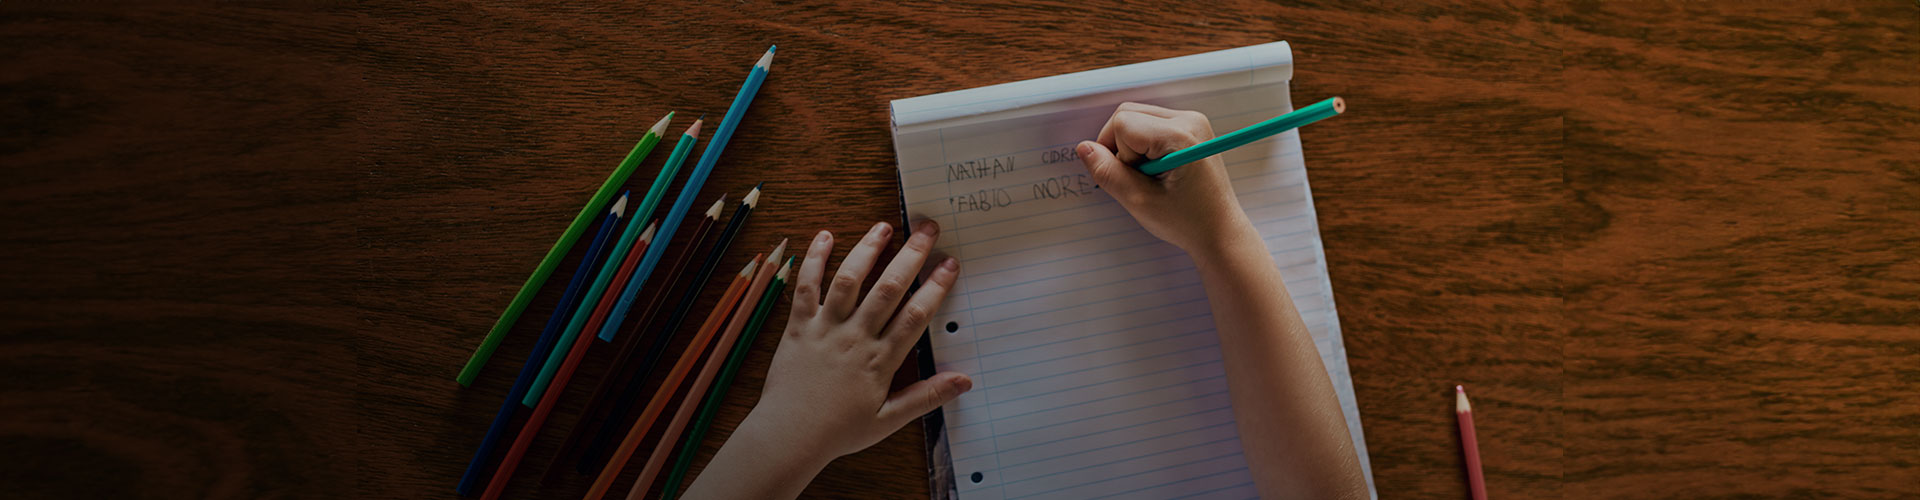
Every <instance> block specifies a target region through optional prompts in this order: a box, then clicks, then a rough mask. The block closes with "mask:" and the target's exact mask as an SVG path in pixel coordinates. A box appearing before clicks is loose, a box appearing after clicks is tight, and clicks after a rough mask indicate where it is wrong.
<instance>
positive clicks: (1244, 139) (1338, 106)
mask: <svg viewBox="0 0 1920 500" xmlns="http://www.w3.org/2000/svg"><path fill="white" fill-rule="evenodd" d="M1346 111H1347V101H1346V100H1345V99H1341V98H1338V97H1335V98H1332V99H1327V100H1325V101H1320V102H1317V103H1314V104H1313V105H1312V106H1307V107H1304V108H1300V109H1296V110H1294V111H1293V112H1292V113H1287V114H1284V115H1280V116H1276V117H1273V118H1272V119H1269V120H1267V121H1264V122H1260V123H1256V124H1254V125H1253V126H1251V127H1247V128H1243V129H1240V130H1235V131H1232V132H1227V133H1226V135H1222V136H1219V137H1215V138H1212V139H1208V140H1207V141H1206V142H1202V143H1199V144H1195V145H1192V146H1189V147H1187V148H1186V149H1182V150H1179V151H1174V152H1172V153H1167V155H1166V156H1162V157H1160V158H1158V159H1155V160H1150V161H1148V162H1146V163H1142V164H1140V166H1139V167H1137V168H1139V169H1140V172H1141V173H1145V174H1147V175H1160V174H1163V173H1166V172H1167V171H1169V170H1173V169H1176V168H1180V166H1181V165H1186V164H1188V163H1193V162H1196V161H1200V159H1202V158H1206V157H1209V156H1213V155H1217V154H1220V153H1225V152H1227V150H1230V149H1233V148H1237V147H1240V146H1245V145H1248V144H1252V143H1253V142H1254V141H1258V140H1261V139H1265V138H1268V137H1272V136H1274V135H1278V134H1280V133H1281V132H1286V131H1288V130H1293V129H1296V128H1300V127H1304V126H1306V125H1307V124H1309V123H1313V122H1317V121H1320V120H1324V119H1327V118H1331V117H1333V116H1334V115H1338V114H1340V113H1345V112H1346Z"/></svg>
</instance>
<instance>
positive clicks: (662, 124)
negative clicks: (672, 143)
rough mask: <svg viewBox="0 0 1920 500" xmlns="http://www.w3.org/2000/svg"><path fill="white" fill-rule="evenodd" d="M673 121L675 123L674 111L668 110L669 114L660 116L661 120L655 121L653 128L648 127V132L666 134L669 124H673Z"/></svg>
mask: <svg viewBox="0 0 1920 500" xmlns="http://www.w3.org/2000/svg"><path fill="white" fill-rule="evenodd" d="M671 123H673V112H672V111H668V112H667V116H663V117H660V121H659V122H655V123H654V124H653V128H650V129H647V133H650V134H653V135H663V134H666V133H667V125H668V124H671Z"/></svg>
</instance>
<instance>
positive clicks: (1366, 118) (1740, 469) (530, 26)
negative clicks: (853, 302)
mask: <svg viewBox="0 0 1920 500" xmlns="http://www.w3.org/2000/svg"><path fill="white" fill-rule="evenodd" d="M1739 4H1743V3H1729V5H1725V6H1707V5H1694V4H1692V3H1689V4H1687V5H1686V6H1684V7H1676V6H1663V5H1657V4H1640V3H1635V4H1634V5H1613V4H1606V5H1602V4H1600V3H1598V2H1574V3H1571V4H1558V3H1556V4H1550V5H1547V6H1538V5H1528V4H1525V3H1522V4H1521V5H1480V4H1465V5H1419V6H1415V5H1402V6H1395V7H1378V6H1375V7H1346V6H1341V5H1340V2H1332V3H1330V5H1324V6H1313V5H1300V6H1281V5H1266V4H1257V3H1250V2H1236V3H1231V4H1227V5H1224V6H1221V7H1220V8H1219V11H1218V12H1217V13H1210V12H1208V11H1207V10H1208V9H1203V8H1201V7H1198V6H1191V7H1182V8H1174V7H1166V6H1162V7H1128V6H1113V5H1086V6H1081V2H1048V3H1042V4H1037V5H1014V4H987V5H978V6H961V5H947V4H937V3H928V4H911V5H882V4H870V5H869V4H859V3H855V2H846V3H800V4H791V3H782V2H775V3H763V2H748V3H738V2H724V3H719V4H713V5H686V6H664V5H655V4H644V5H631V6H621V7H592V8H585V7H556V8H523V7H515V6H502V5H472V4H465V3H451V4H439V5H428V6H420V5H413V4H412V3H410V2H394V3H391V4H385V5H365V6H360V5H347V4H344V3H335V2H293V3H288V4H219V5H199V6H190V5H149V4H135V5H109V4H102V3H94V2H81V3H78V4H76V5H72V6H59V5H41V4H36V3H33V2H26V5H22V2H6V3H5V4H4V5H0V111H3V112H0V123H3V124H4V127H0V128H3V129H4V130H5V135H4V139H3V140H0V165H5V169H6V182H5V183H4V187H0V210H4V212H5V213H6V216H5V217H4V219H3V220H4V221H5V222H4V223H3V224H4V226H0V234H3V235H4V236H3V238H4V240H3V242H0V251H3V252H0V253H3V254H4V256H5V258H0V275H3V276H6V279H7V280H8V285H7V286H6V287H5V288H4V289H3V290H4V291H0V293H4V301H0V304H4V305H0V335H3V337H0V338H4V348H0V366H3V367H5V368H4V369H0V380H5V381H6V382H7V383H6V384H4V386H0V387H3V388H0V396H3V397H0V415H3V416H0V450H5V452H3V453H0V462H4V463H0V478H4V480H0V488H4V489H5V490H6V491H7V495H8V496H11V497H14V498H126V497H155V498H260V497H277V498H294V497H298V498H327V497H383V498H447V497H452V496H453V494H452V491H453V483H454V481H455V480H456V478H457V477H458V476H459V474H460V471H461V468H462V466H463V465H464V464H465V462H466V459H467V457H468V454H469V453H470V452H471V451H472V449H473V446H474V445H475V443H476V442H477V440H478V438H479V434H480V431H481V430H482V429H483V427H484V426H485V425H486V423H487V421H488V419H489V418H491V415H492V413H493V411H494V409H495V406H496V405H497V404H498V401H499V398H500V397H501V395H502V394H503V393H505V392H506V390H507V385H508V384H509V383H510V382H511V380H512V377H513V373H514V370H516V369H517V366H518V364H519V360H520V359H522V358H523V357H524V356H525V355H526V353H527V351H528V350H529V349H530V348H531V345H532V343H533V340H534V338H535V337H536V335H537V333H538V332H537V330H538V328H539V326H540V323H541V320H539V319H531V320H522V321H521V322H520V323H519V326H518V327H517V328H515V329H514V331H513V332H512V334H511V336H510V337H509V338H508V339H507V341H506V343H505V345H504V347H503V348H502V349H501V350H500V352H499V353H498V354H497V356H496V357H495V361H494V362H493V363H492V364H490V365H489V366H488V368H487V369H486V371H485V372H484V373H483V374H482V375H481V376H480V378H479V380H478V382H477V383H476V384H475V385H474V387H472V388H468V389H462V388H460V387H458V386H457V385H455V384H454V383H453V375H454V373H455V372H456V371H457V370H458V369H459V367H460V365H461V363H462V362H464V361H465V360H466V358H467V355H468V353H470V352H471V351H472V349H473V347H474V346H475V345H476V343H478V342H479V340H480V338H481V336H482V334H483V333H484V332H485V331H486V330H487V328H488V326H489V325H491V324H492V322H493V320H494V318H495V317H496V316H497V315H498V313H499V311H500V309H501V307H503V306H504V305H505V304H506V302H507V300H508V298H509V297H511V296H512V294H513V293H514V291H515V290H516V288H517V287H518V286H519V284H520V283H521V281H522V280H523V279H525V277H526V274H527V272H528V270H529V269H530V268H531V267H533V264H534V263H535V261H536V260H537V259H538V258H539V256H540V255H541V254H542V252H544V251H545V250H546V249H547V247H548V246H549V245H550V244H551V243H552V240H553V238H554V236H555V235H556V234H557V233H558V232H559V231H560V229H561V226H562V224H563V223H564V221H565V220H567V219H568V218H569V217H571V216H572V214H573V213H574V211H576V210H578V208H579V206H580V202H581V200H583V199H585V197H586V196H587V194H588V193H589V192H590V190H591V188H592V187H593V186H596V185H597V184H598V183H599V181H600V179H601V178H602V177H603V176H604V175H605V173H606V172H607V170H608V169H609V168H611V167H612V166H613V164H614V163H615V162H617V161H618V160H619V158H620V155H621V154H622V153H623V152H625V151H626V150H627V148H628V147H629V146H631V144H632V142H633V141H634V140H635V139H637V138H638V137H639V135H640V133H641V132H642V130H643V129H644V128H645V127H646V126H647V125H648V124H651V123H652V122H653V121H654V120H655V119H656V118H657V117H658V116H659V115H660V114H661V113H664V112H666V111H667V110H679V112H680V113H681V116H683V117H686V118H692V117H693V116H695V115H699V114H701V113H707V114H709V116H716V115H718V114H720V113H722V112H724V110H725V106H726V105H727V103H728V102H729V101H730V99H731V98H732V96H733V94H734V91H735V90H736V88H737V86H738V85H739V82H740V79H741V77H742V76H743V70H744V69H745V68H746V66H747V65H748V64H749V63H750V62H751V61H752V60H753V59H754V57H755V56H757V55H759V54H760V52H761V51H762V50H764V49H765V48H766V46H767V45H768V44H769V43H777V44H779V45H780V47H781V48H780V52H779V54H780V55H779V59H778V61H777V63H776V69H775V71H774V73H773V77H772V79H771V80H770V81H769V82H768V83H767V85H766V88H765V90H764V91H762V92H761V94H760V97H759V100H758V101H757V102H756V103H755V105H754V107H753V110H752V113H751V114H750V115H749V117H748V121H747V122H746V125H745V126H744V127H743V128H742V129H741V132H740V134H739V135H738V136H737V137H736V138H735V140H734V142H733V145H732V147H731V148H729V149H728V151H727V154H726V157H725V159H724V160H723V161H722V163H721V165H720V168H719V170H718V172H717V174H715V176H714V178H713V179H712V181H711V182H710V183H709V184H708V187H707V189H706V193H705V195H704V196H703V198H711V197H712V196H715V195H717V194H719V193H721V192H729V193H736V195H737V194H738V193H742V192H744V191H745V190H746V189H747V188H749V187H750V186H752V185H753V184H754V183H756V182H760V181H763V180H764V181H766V182H767V188H768V198H767V201H766V203H765V204H764V205H763V206H762V207H761V210H762V211H761V212H760V214H761V215H760V216H758V217H756V219H755V221H754V222H753V223H752V225H751V226H750V227H749V228H748V230H747V231H746V232H745V233H744V235H743V237H742V238H741V240H740V241H739V242H738V244H737V245H736V247H735V248H736V251H735V252H734V253H735V254H736V255H735V256H734V258H733V259H730V261H729V262H727V263H726V265H727V266H736V265H739V264H741V263H742V262H743V261H744V259H745V258H746V256H747V255H749V254H751V253H752V252H753V251H756V250H758V249H761V248H765V247H768V246H771V245H772V244H773V243H774V242H775V241H777V239H779V238H781V237H789V236H796V237H804V236H805V235H806V234H808V233H809V232H810V231H812V230H816V229H821V228H825V229H831V230H834V231H836V232H841V233H847V232H854V231H858V230H859V229H861V228H864V227H865V226H866V225H868V224H870V223H872V221H875V220H895V219H896V218H897V217H898V213H899V207H898V205H897V201H896V198H895V191H894V190H895V182H894V170H893V167H892V165H891V161H892V147H891V144H890V142H889V136H888V128H887V101H888V100H889V99H896V98H902V97H909V96H915V95H921V94H927V93H933V92H939V91H946V90H954V89H961V88H968V87H975V86H980V85H986V84H992V83H1000V82H1007V81H1014V80H1021V79H1027V78H1034V77H1040V76H1046V75H1052V74H1057V73H1063V72H1071V71H1080V70H1087V69H1093V68H1098V67H1104V66H1110V65H1115V64H1121V63H1131V62H1139V61H1146V60H1151V59H1158V58H1163V57H1169V56H1175V55H1182V54H1189V53H1196V52H1203V51H1209V50H1216V49H1222V48H1229V47H1236V46H1242V45H1250V44H1255V43H1260V42H1266V41H1272V40H1288V41H1291V42H1293V47H1294V51H1295V52H1294V54H1295V56H1296V58H1297V67H1296V71H1295V77H1294V82H1293V91H1294V93H1295V96H1296V99H1317V98H1320V97H1325V96H1331V95H1341V96H1345V97H1346V98H1347V99H1348V100H1349V102H1351V103H1352V106H1353V108H1352V110H1353V112H1352V113H1350V115H1349V116H1345V117H1341V118H1339V119H1336V120H1331V121H1328V122H1326V123H1324V124H1321V125H1316V126H1315V127H1314V128H1312V129H1310V130H1309V131H1308V132H1307V133H1306V134H1305V136H1304V137H1305V143H1306V149H1307V155H1308V165H1310V168H1311V176H1312V179H1313V184H1314V187H1315V191H1314V198H1315V200H1316V203H1317V206H1318V208H1319V213H1320V224H1321V227H1322V230H1323V235H1324V236H1325V239H1326V251H1327V255H1328V258H1329V261H1330V266H1331V271H1332V275H1333V280H1334V283H1335V290H1336V291H1337V302H1338V305H1339V308H1340V313H1341V314H1340V316H1341V319H1342V321H1343V325H1342V326H1343V329H1344V330H1345V332H1346V341H1347V349H1348V355H1349V361H1350V362H1351V363H1352V367H1353V373H1354V380H1355V384H1356V386H1357V389H1358V393H1359V398H1360V408H1361V412H1362V414H1363V418H1364V420H1365V428H1366V434H1367V441H1368V443H1369V445H1370V449H1369V452H1370V453H1371V455H1372V459H1373V471H1374V474H1375V476H1376V477H1377V478H1378V484H1379V487H1380V489H1381V490H1382V491H1383V492H1384V494H1383V495H1382V496H1383V497H1387V498H1401V497H1416V498H1428V497H1439V498H1459V497H1462V496H1464V491H1465V485H1464V481H1463V479H1462V475H1461V468H1460V458H1459V452H1458V450H1457V449H1456V444H1455V441H1456V440H1455V438H1454V437H1453V436H1454V429H1453V425H1454V423H1453V415H1452V412H1451V408H1452V397H1451V395H1450V394H1449V393H1448V391H1449V390H1450V388H1451V386H1452V385H1453V384H1455V383H1464V384H1467V385H1468V386H1469V387H1470V388H1471V389H1472V390H1473V394H1474V397H1475V402H1476V408H1477V409H1478V414H1479V425H1480V435H1481V440H1482V446H1483V447H1484V449H1483V450H1482V451H1483V453H1484V454H1485V459H1486V464H1487V479H1488V481H1489V483H1490V489H1491V490H1492V492H1493V494H1494V495H1495V496H1496V497H1498V498H1551V497H1560V496H1565V497H1574V498H1603V497H1605V498H1648V497H1676V498H1700V497H1713V498H1734V497H1739V498H1753V497H1860V498H1867V497H1882V498H1884V497H1898V496H1915V495H1920V439H1916V436H1920V405H1917V404H1916V403H1915V401H1916V398H1920V371H1916V369H1915V367H1920V326H1916V325H1920V160H1916V158H1920V141H1917V140H1916V137H1917V134H1916V133H1917V132H1920V125H1916V124H1917V123H1920V11H1917V10H1916V7H1915V6H1914V4H1913V3H1912V2H1895V1H1889V2H1861V3H1859V4H1858V5H1848V4H1846V3H1844V2H1810V3H1808V4H1809V5H1807V6H1804V7H1802V6H1796V5H1767V6H1758V7H1756V6H1751V5H1739ZM679 123H680V124H682V125H683V124H686V123H688V121H687V120H685V119H683V120H682V121H680V122H679ZM678 129H679V125H676V126H675V128H674V130H676V131H677V130H678ZM661 156H664V154H663V153H656V155H655V160H654V161H652V162H649V163H648V164H647V167H646V168H647V170H644V171H643V173H642V174H641V175H638V176H636V179H642V180H643V179H646V178H650V177H651V174H650V173H647V172H650V171H651V169H652V168H655V167H654V166H655V165H658V163H659V160H658V158H659V157H661ZM639 182H641V181H639V180H636V184H638V183H639ZM576 253H577V252H576ZM569 266H570V264H569ZM568 268H569V267H563V268H562V269H563V270H564V269H568ZM563 272H564V271H563ZM560 279H561V280H564V277H563V278H560ZM559 288H560V286H559V285H558V284H554V285H550V286H548V287H547V288H546V291H545V293H542V294H541V295H540V296H539V298H538V299H537V300H536V301H535V303H534V307H533V308H532V309H530V311H535V312H533V313H530V314H529V315H528V317H529V318H533V317H544V312H542V311H545V310H547V309H548V308H550V307H551V305H552V304H553V303H554V302H555V301H556V300H557V296H558V294H559ZM714 294H715V295H717V291H716V292H715V293H714ZM709 300H712V298H711V297H710V298H709ZM776 317H778V318H784V308H783V309H782V312H781V313H779V316H776ZM774 328H776V329H777V328H778V325H774ZM776 341H777V336H771V335H770V336H766V337H763V338H762V339H761V342H759V344H758V345H757V346H756V352H755V353H754V354H753V355H752V356H751V357H750V358H749V366H748V368H747V370H746V371H745V376H744V377H743V380H741V381H740V388H739V390H737V391H735V392H734V393H733V395H732V396H731V397H730V398H729V401H728V403H727V405H726V408H725V411H724V412H723V414H722V419H721V423H720V425H719V426H718V429H719V430H720V435H724V434H725V433H726V431H727V430H729V429H730V428H731V426H732V425H733V424H734V423H735V422H737V421H738V420H739V418H741V417H742V416H743V415H744V412H745V411H746V410H747V408H748V407H749V405H751V404H752V402H753V400H754V397H755V395H756V394H757V389H758V388H759V387H760V385H761V383H762V380H763V376H764V373H765V369H766V364H767V361H768V359H769V356H770V354H771V352H772V350H773V348H774V346H775V343H776ZM604 358H605V354H604V352H602V353H601V355H600V356H594V357H589V359H588V364H587V365H586V367H585V368H584V371H583V372H582V373H587V374H597V373H599V372H600V371H601V370H603V369H604V367H605V363H606V359H604ZM596 376H597V375H596ZM587 385H588V384H574V385H573V386H572V387H571V388H570V389H571V392H572V393H578V392H584V391H585V390H586V387H583V386H587ZM581 399H584V398H582V397H580V396H577V395H573V394H570V395H569V397H568V398H567V399H566V400H567V402H568V404H566V405H563V407H562V408H561V410H560V412H559V415H560V416H559V417H558V419H557V422H559V423H560V424H561V425H568V424H569V423H570V422H571V420H572V418H573V417H572V415H573V414H574V413H577V412H578V411H579V406H580V405H581V402H580V400H581ZM554 427H555V426H553V425H550V426H549V432H547V433H546V435H544V436H543V438H542V440H541V441H540V442H539V444H538V445H537V446H535V447H534V448H533V452H532V454H531V461H530V463H533V464H536V465H535V466H534V467H535V469H534V470H529V469H527V468H523V469H522V471H521V474H520V477H519V478H517V479H516V481H515V482H514V486H513V488H512V490H511V492H510V494H511V496H513V497H528V496H539V497H544V498H576V497H578V496H579V495H580V493H581V492H582V491H584V481H583V480H575V481H572V482H569V483H566V484H560V485H555V486H552V487H549V488H547V489H545V490H541V491H539V492H538V494H537V495H536V490H535V489H533V486H534V484H535V481H534V480H533V476H534V475H535V473H536V472H537V467H538V465H540V464H544V460H545V459H546V458H547V457H548V456H550V454H551V453H552V452H553V449H554V447H555V446H556V445H557V440H558V439H559V436H556V435H554V434H557V433H556V432H553V431H552V430H551V429H553V428H554ZM920 438H921V433H920V431H919V430H918V429H915V428H909V429H905V430H903V431H901V432H900V433H899V434H897V435H895V436H894V437H893V438H891V439H889V440H887V441H886V442H884V443H882V444H880V445H879V446H877V447H875V448H873V449H871V450H868V451H866V452H863V453H860V454H857V455H854V456H850V457H846V458H844V459H842V460H840V461H838V462H836V463H835V464H833V466H832V467H830V468H829V469H827V471H826V472H825V473H824V474H822V475H821V476H820V477H819V479H818V480H817V481H816V482H815V483H814V485H813V487H812V488H811V489H809V490H808V496H813V497H912V496H919V495H922V494H923V491H924V490H923V484H924V483H923V482H922V477H921V474H922V472H921V471H922V467H923V466H924V464H923V460H922V458H921V455H920V444H919V440H920ZM712 443H717V440H711V441H710V444H709V445H708V446H707V447H706V450H705V451H704V453H708V454H710V453H711V452H712V450H713V448H714V446H713V444H712ZM635 468H637V467H635ZM631 474H632V472H629V475H631Z"/></svg>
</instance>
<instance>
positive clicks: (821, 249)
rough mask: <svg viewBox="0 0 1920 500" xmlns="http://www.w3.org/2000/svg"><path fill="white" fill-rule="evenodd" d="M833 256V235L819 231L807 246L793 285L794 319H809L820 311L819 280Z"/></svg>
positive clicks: (825, 272)
mask: <svg viewBox="0 0 1920 500" xmlns="http://www.w3.org/2000/svg"><path fill="white" fill-rule="evenodd" d="M831 256H833V233H829V232H826V231H821V232H820V234H816V235H814V236H813V244H811V245H808V246H807V258H806V259H804V260H801V261H800V276H799V277H798V278H795V280H794V282H793V283H794V285H793V312H792V314H791V317H794V318H811V317H813V315H814V314H815V313H816V312H818V311H819V310H820V280H821V279H822V278H824V277H825V275H826V274H827V258H828V257H831Z"/></svg>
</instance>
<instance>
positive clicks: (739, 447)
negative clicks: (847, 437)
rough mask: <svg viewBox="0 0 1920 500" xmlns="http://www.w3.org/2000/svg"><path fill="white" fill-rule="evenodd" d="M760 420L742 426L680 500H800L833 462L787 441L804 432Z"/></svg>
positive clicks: (811, 448) (808, 446)
mask: <svg viewBox="0 0 1920 500" xmlns="http://www.w3.org/2000/svg"><path fill="white" fill-rule="evenodd" d="M764 417H765V416H763V418H757V419H756V418H755V417H754V416H752V415H749V416H747V419H746V420H744V421H741V422H740V428H739V429H736V430H735V431H734V433H733V435H732V436H731V437H730V438H728V439H727V442H726V444H725V445H722V446H721V447H720V451H719V452H718V453H716V454H715V455H714V456H713V461H711V462H708V463H707V467H706V469H704V470H702V471H701V473H700V475H699V477H698V479H696V480H695V481H694V482H693V485H692V486H689V487H687V494H686V495H684V496H683V497H682V498H686V499H688V500H702V499H716V498H796V497H799V496H800V492H801V491H803V490H805V489H806V487H807V483H809V482H812V481H813V477H814V476H816V475H818V474H819V473H820V470H821V469H825V468H826V466H827V463H829V462H831V461H832V459H831V458H826V457H822V456H820V455H821V453H820V452H819V447H818V446H814V445H813V444H810V443H801V442H795V441H794V440H793V439H791V438H792V437H793V436H799V435H805V433H804V432H799V431H796V430H793V429H779V428H778V425H777V423H775V422H768V421H766V418H764Z"/></svg>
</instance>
